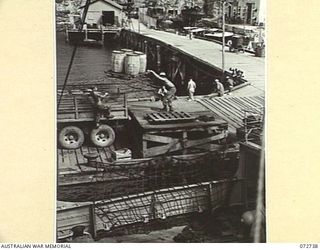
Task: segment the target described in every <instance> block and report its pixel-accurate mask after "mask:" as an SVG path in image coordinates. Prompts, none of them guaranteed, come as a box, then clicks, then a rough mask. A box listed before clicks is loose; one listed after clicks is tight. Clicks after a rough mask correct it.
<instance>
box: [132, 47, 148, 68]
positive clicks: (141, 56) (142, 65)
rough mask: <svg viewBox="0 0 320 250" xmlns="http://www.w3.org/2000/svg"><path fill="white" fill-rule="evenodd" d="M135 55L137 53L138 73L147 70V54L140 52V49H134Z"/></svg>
mask: <svg viewBox="0 0 320 250" xmlns="http://www.w3.org/2000/svg"><path fill="white" fill-rule="evenodd" d="M134 53H135V54H136V55H139V60H140V69H139V73H145V72H146V70H147V55H146V54H144V53H142V52H141V51H135V52H134Z"/></svg>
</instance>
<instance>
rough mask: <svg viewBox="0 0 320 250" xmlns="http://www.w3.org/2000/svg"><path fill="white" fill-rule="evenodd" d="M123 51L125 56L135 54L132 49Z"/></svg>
mask: <svg viewBox="0 0 320 250" xmlns="http://www.w3.org/2000/svg"><path fill="white" fill-rule="evenodd" d="M121 51H122V52H124V53H125V54H129V53H133V50H132V49H121Z"/></svg>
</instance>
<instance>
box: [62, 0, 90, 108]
mask: <svg viewBox="0 0 320 250" xmlns="http://www.w3.org/2000/svg"><path fill="white" fill-rule="evenodd" d="M89 4H90V0H87V1H86V5H85V8H84V11H83V15H82V20H81V24H80V32H82V29H83V24H84V21H85V20H86V16H87V12H88V9H89ZM77 48H78V43H77V42H76V44H75V46H74V48H73V51H72V55H71V59H70V62H69V66H68V71H67V74H66V77H65V79H64V83H63V87H62V90H61V93H60V96H59V100H58V105H57V109H59V106H60V102H61V99H62V97H63V92H64V91H65V88H66V86H67V81H68V78H69V74H70V71H71V67H72V64H73V59H74V57H75V54H76V51H77Z"/></svg>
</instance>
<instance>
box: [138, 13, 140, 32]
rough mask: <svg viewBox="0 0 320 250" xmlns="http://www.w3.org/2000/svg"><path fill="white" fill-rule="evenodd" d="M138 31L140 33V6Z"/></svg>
mask: <svg viewBox="0 0 320 250" xmlns="http://www.w3.org/2000/svg"><path fill="white" fill-rule="evenodd" d="M138 32H139V33H140V8H138Z"/></svg>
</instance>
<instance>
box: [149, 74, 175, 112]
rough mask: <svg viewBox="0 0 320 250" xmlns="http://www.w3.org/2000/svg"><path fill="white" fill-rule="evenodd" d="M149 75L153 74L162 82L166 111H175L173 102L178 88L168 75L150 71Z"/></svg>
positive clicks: (163, 102)
mask: <svg viewBox="0 0 320 250" xmlns="http://www.w3.org/2000/svg"><path fill="white" fill-rule="evenodd" d="M147 73H152V74H153V75H154V76H155V77H156V78H157V79H159V80H160V81H161V82H162V85H163V86H162V88H161V90H162V91H161V94H162V104H163V109H164V110H165V111H173V107H172V100H173V98H174V95H175V93H176V92H177V89H176V86H174V84H173V82H171V81H170V80H169V79H168V78H167V75H166V73H164V72H161V73H160V74H159V75H158V74H157V73H156V72H154V71H153V70H148V71H147Z"/></svg>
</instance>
